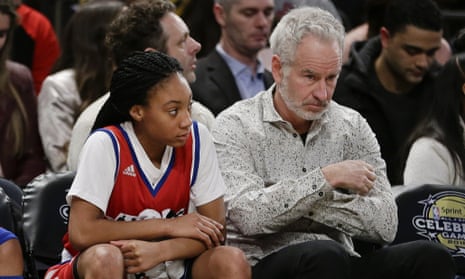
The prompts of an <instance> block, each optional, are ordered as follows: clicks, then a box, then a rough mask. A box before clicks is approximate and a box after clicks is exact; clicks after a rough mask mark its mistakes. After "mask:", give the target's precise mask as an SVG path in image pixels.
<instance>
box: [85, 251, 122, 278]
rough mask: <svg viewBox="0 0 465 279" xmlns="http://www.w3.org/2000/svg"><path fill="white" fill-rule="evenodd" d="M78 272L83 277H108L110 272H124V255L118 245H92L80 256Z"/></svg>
mask: <svg viewBox="0 0 465 279" xmlns="http://www.w3.org/2000/svg"><path fill="white" fill-rule="evenodd" d="M78 272H79V274H80V275H81V276H82V278H107V277H106V276H107V275H110V274H115V273H116V274H123V273H124V262H123V255H122V253H121V251H120V249H119V248H118V247H116V246H113V245H111V244H98V245H95V246H92V247H90V248H88V249H87V250H86V251H85V252H83V253H81V255H80V256H79V257H78ZM95 276H97V277H95Z"/></svg>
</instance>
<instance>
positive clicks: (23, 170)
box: [0, 0, 46, 187]
mask: <svg viewBox="0 0 465 279" xmlns="http://www.w3.org/2000/svg"><path fill="white" fill-rule="evenodd" d="M16 19H17V17H16V12H15V9H14V6H13V2H12V1H11V0H1V1H0V92H1V94H0V104H1V105H0V116H1V117H0V135H2V142H1V144H0V177H4V178H7V179H9V180H11V181H13V182H15V183H16V184H17V185H19V186H21V187H24V186H25V185H26V184H27V183H28V182H29V181H31V180H32V179H33V178H34V177H35V176H37V175H39V174H41V173H43V172H44V171H45V167H46V162H45V160H44V152H43V150H42V144H41V141H40V136H39V131H38V127H37V99H36V95H35V93H34V87H33V83H32V76H31V72H30V71H29V69H28V68H27V67H25V66H24V65H21V64H18V63H15V62H12V61H9V60H8V56H9V50H10V47H11V42H12V41H11V40H12V36H13V33H14V30H15V26H16Z"/></svg>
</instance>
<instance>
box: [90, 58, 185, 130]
mask: <svg viewBox="0 0 465 279" xmlns="http://www.w3.org/2000/svg"><path fill="white" fill-rule="evenodd" d="M175 73H182V68H181V66H180V65H179V63H178V61H177V60H176V59H174V58H172V57H170V56H168V55H166V54H163V53H161V52H158V51H154V52H142V51H137V52H134V53H133V54H132V55H131V56H129V57H128V58H126V59H124V60H123V61H122V63H121V65H120V66H119V67H118V68H117V69H116V70H115V72H114V73H113V76H112V80H111V85H110V98H109V99H108V100H107V101H106V102H105V104H104V106H103V107H102V109H101V110H100V112H99V114H98V116H97V119H96V121H95V123H94V127H93V129H97V128H102V127H105V126H108V125H117V124H119V123H122V122H125V121H130V120H131V116H130V114H129V110H130V109H131V107H132V106H134V105H145V104H147V94H148V93H149V91H150V89H152V88H153V87H155V86H158V85H160V84H161V83H162V82H163V81H165V80H166V79H168V77H170V76H171V75H173V74H175Z"/></svg>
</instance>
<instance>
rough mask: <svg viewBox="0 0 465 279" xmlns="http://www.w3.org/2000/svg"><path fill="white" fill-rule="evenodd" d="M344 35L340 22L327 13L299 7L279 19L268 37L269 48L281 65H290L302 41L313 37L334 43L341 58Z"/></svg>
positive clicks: (314, 8) (316, 9) (317, 9)
mask: <svg viewBox="0 0 465 279" xmlns="http://www.w3.org/2000/svg"><path fill="white" fill-rule="evenodd" d="M344 34H345V31H344V27H343V26H342V24H341V22H339V21H338V20H337V19H336V18H335V17H334V16H332V15H331V14H330V13H329V12H328V11H325V10H322V9H320V8H317V7H300V8H296V9H293V10H291V11H289V12H288V13H287V14H286V15H284V16H283V17H282V18H281V20H280V21H279V23H278V25H276V27H275V29H274V30H273V33H272V34H271V36H270V47H271V49H272V51H273V54H277V55H279V57H280V59H281V62H282V63H284V64H290V63H291V62H292V61H293V59H294V55H295V51H296V49H297V46H298V45H299V44H300V42H301V41H302V39H303V38H304V37H306V36H308V35H313V36H315V37H317V38H319V39H321V40H327V41H336V42H337V43H338V45H339V48H340V51H341V56H342V48H343V45H344V42H343V41H344Z"/></svg>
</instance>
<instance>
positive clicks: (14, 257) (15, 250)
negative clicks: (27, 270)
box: [0, 227, 24, 279]
mask: <svg viewBox="0 0 465 279" xmlns="http://www.w3.org/2000/svg"><path fill="white" fill-rule="evenodd" d="M23 272H24V262H23V252H22V250H21V245H20V243H19V240H18V238H17V237H16V235H14V234H13V233H12V232H10V231H8V230H6V229H4V228H2V227H0V278H1V279H23Z"/></svg>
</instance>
